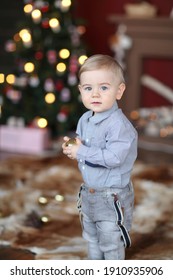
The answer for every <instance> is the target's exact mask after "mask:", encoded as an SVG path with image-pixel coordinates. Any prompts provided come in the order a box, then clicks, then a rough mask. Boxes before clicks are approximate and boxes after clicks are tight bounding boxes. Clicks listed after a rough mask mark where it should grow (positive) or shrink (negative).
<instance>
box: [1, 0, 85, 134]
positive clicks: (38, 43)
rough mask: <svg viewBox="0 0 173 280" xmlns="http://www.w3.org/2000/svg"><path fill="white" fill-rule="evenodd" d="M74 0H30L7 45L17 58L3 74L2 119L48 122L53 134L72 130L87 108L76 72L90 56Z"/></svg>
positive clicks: (37, 124) (36, 123) (18, 122)
mask: <svg viewBox="0 0 173 280" xmlns="http://www.w3.org/2000/svg"><path fill="white" fill-rule="evenodd" d="M74 8H75V6H74V1H72V0H25V1H24V14H25V18H26V20H25V22H22V23H20V24H18V26H19V27H18V30H17V32H16V34H15V35H14V38H13V39H12V40H11V39H10V40H9V41H7V42H6V46H5V49H6V51H8V52H9V55H10V54H12V55H13V57H14V61H13V64H12V72H11V73H5V74H4V73H1V74H0V83H1V91H0V109H1V113H0V122H1V124H6V123H8V122H10V121H11V122H14V119H15V121H16V124H15V125H21V124H24V125H25V126H28V127H41V128H44V127H48V128H49V129H50V131H51V132H52V136H55V135H61V134H64V133H67V132H68V131H70V130H73V129H74V128H75V126H76V123H77V120H78V118H79V117H80V116H81V114H82V113H83V112H84V110H85V109H84V107H83V105H82V103H81V101H80V96H79V92H78V78H77V73H78V69H79V67H80V65H81V64H82V63H83V62H84V60H85V59H86V57H87V56H86V47H85V45H84V44H83V42H82V39H81V36H82V35H83V33H84V31H85V27H84V25H83V23H81V21H79V20H78V19H76V18H75V17H74V15H73V14H74V13H73V11H74Z"/></svg>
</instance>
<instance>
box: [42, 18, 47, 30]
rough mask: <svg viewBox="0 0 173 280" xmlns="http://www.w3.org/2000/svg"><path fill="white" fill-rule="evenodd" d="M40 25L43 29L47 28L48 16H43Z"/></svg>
mask: <svg viewBox="0 0 173 280" xmlns="http://www.w3.org/2000/svg"><path fill="white" fill-rule="evenodd" d="M41 25H42V27H43V28H45V29H47V28H49V18H43V19H42V21H41Z"/></svg>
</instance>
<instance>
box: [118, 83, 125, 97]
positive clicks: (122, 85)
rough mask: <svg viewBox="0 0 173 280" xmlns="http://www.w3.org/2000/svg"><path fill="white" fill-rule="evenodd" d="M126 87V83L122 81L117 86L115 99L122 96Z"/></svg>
mask: <svg viewBox="0 0 173 280" xmlns="http://www.w3.org/2000/svg"><path fill="white" fill-rule="evenodd" d="M125 89H126V85H125V84H124V83H121V84H120V85H119V86H118V91H117V94H116V99H117V100H120V99H121V97H122V96H123V93H124V91H125Z"/></svg>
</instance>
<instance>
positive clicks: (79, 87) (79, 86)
mask: <svg viewBox="0 0 173 280" xmlns="http://www.w3.org/2000/svg"><path fill="white" fill-rule="evenodd" d="M78 89H79V91H80V92H81V85H80V84H79V85H78Z"/></svg>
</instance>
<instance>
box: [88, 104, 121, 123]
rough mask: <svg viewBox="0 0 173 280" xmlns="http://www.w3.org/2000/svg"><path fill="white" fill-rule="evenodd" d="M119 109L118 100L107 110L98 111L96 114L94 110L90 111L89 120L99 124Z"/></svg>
mask: <svg viewBox="0 0 173 280" xmlns="http://www.w3.org/2000/svg"><path fill="white" fill-rule="evenodd" d="M117 110H118V104H117V102H115V103H114V105H113V106H112V107H111V108H110V109H109V110H107V111H104V112H101V113H97V114H96V115H93V112H92V111H89V114H88V120H89V121H91V122H92V123H94V124H97V123H99V122H101V121H103V120H105V119H107V118H108V117H109V116H110V115H111V114H112V113H113V112H115V111H117Z"/></svg>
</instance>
